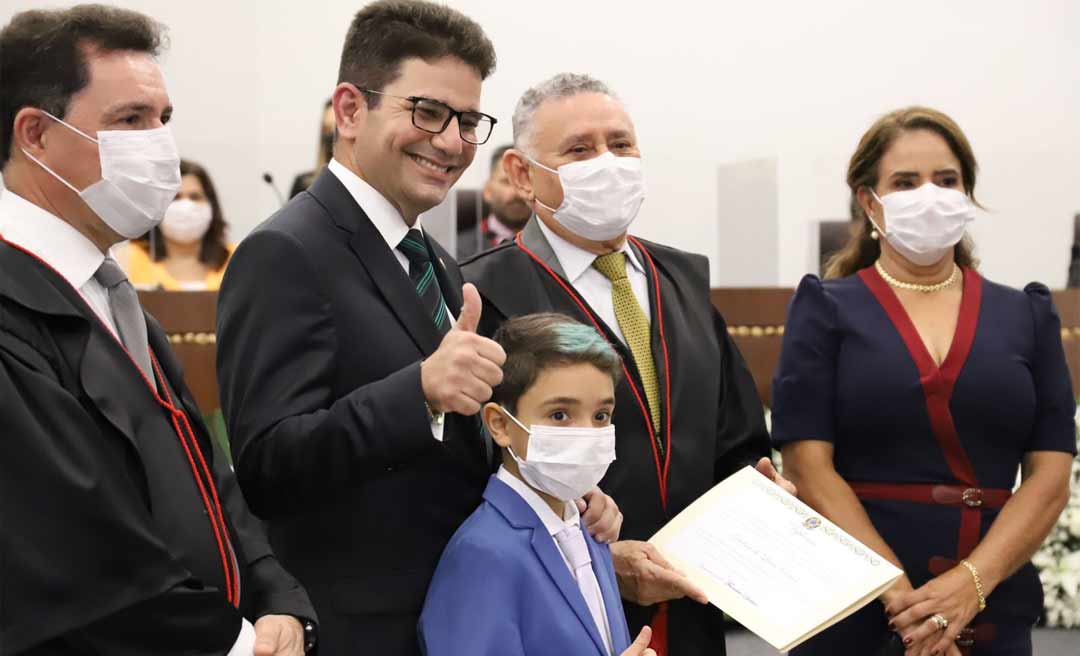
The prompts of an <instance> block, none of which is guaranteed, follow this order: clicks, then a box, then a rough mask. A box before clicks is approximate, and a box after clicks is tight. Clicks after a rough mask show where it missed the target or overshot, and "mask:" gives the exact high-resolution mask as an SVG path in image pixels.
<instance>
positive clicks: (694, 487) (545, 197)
mask: <svg viewBox="0 0 1080 656" xmlns="http://www.w3.org/2000/svg"><path fill="white" fill-rule="evenodd" d="M514 144H515V149H514V150H511V151H510V152H508V153H507V154H506V155H505V156H504V160H503V165H504V167H505V168H506V169H507V171H508V173H509V175H510V178H511V180H512V181H513V182H514V184H515V185H516V187H517V189H518V192H519V194H521V195H522V196H523V197H525V198H528V199H529V200H530V203H531V204H532V205H533V206H534V208H535V210H536V214H535V216H534V217H533V218H532V219H531V220H530V221H529V223H528V224H527V225H526V226H525V229H524V230H523V231H522V232H521V233H520V234H519V235H518V238H517V240H516V241H515V242H513V243H509V244H503V245H501V246H499V247H497V248H495V249H494V250H491V251H488V252H486V253H483V254H481V255H479V256H477V257H476V258H474V259H473V260H471V261H467V262H465V263H464V264H463V265H462V270H463V271H464V273H465V277H466V280H469V281H471V282H473V283H475V284H476V286H477V287H478V288H479V290H480V294H481V296H482V298H483V304H484V309H483V314H482V319H481V325H480V333H481V334H484V335H489V334H492V333H493V332H494V331H495V329H496V328H497V327H498V325H499V324H500V323H501V322H502V321H504V320H505V319H507V318H510V317H514V316H518V315H522V314H529V313H533V312H562V313H565V314H568V315H570V316H572V317H574V318H576V319H578V320H580V321H583V322H586V323H591V324H592V325H594V326H595V327H596V329H597V330H599V331H600V332H602V333H603V334H604V336H605V337H606V338H607V339H608V340H609V341H610V342H611V343H612V344H613V345H614V346H615V347H616V349H617V350H618V351H619V353H620V355H621V356H622V358H623V360H624V362H625V364H626V376H624V378H623V380H622V381H620V383H619V385H618V387H617V389H616V406H615V407H616V412H615V416H614V418H613V423H614V424H615V428H616V439H617V443H616V454H617V456H616V460H615V462H613V463H612V465H611V467H610V469H609V470H608V473H607V475H606V476H605V477H604V480H603V482H602V483H601V485H600V486H601V488H603V489H604V490H606V491H608V492H609V493H611V494H612V496H613V497H614V498H615V500H616V502H617V503H618V504H619V507H620V508H621V509H622V510H623V512H624V513H625V517H626V519H625V524H624V528H623V531H622V533H623V537H624V538H628V539H624V540H622V541H620V542H616V543H614V544H613V545H612V546H611V551H612V556H613V558H614V561H615V570H616V575H617V576H618V578H619V587H620V590H621V592H622V597H623V599H624V601H625V609H626V615H627V619H628V622H629V624H630V633H631V635H635V634H636V633H637V632H638V631H639V630H640V629H641V627H642V626H643V625H645V624H650V623H651V625H652V629H653V644H652V646H653V648H654V649H656V651H657V653H658V654H661V655H663V654H672V655H673V656H685V655H688V654H717V653H723V651H724V647H723V645H724V638H723V624H722V622H723V617H722V615H721V613H720V611H719V610H717V609H716V608H714V607H710V606H707V605H702V603H701V602H703V601H705V597H704V594H703V593H702V592H701V591H700V590H698V589H697V588H696V587H695V586H693V585H692V584H690V583H689V582H688V581H687V580H686V579H685V578H684V577H682V576H681V575H679V574H677V573H675V572H673V571H672V570H671V569H670V565H669V564H668V563H667V562H666V561H665V560H664V559H663V557H662V556H661V555H660V554H659V553H658V552H657V551H656V550H655V548H653V547H652V546H651V545H649V544H647V543H646V542H643V541H644V540H647V539H648V538H649V537H651V536H652V535H653V534H654V533H655V532H656V531H657V530H659V529H660V528H661V527H662V526H663V525H664V524H665V523H667V521H668V520H670V519H671V518H672V517H674V516H675V515H676V514H678V513H679V512H680V511H681V510H682V509H684V508H685V507H686V506H687V505H689V504H690V503H691V502H692V501H694V500H695V499H696V498H697V497H699V496H700V495H701V494H703V493H704V492H705V491H707V490H708V489H709V488H711V487H712V486H713V485H714V484H715V483H717V482H719V481H720V480H722V479H723V478H725V477H726V476H727V475H728V474H731V473H732V472H734V471H736V470H737V469H739V468H741V467H743V466H745V465H747V464H752V465H754V464H756V466H757V467H758V469H759V471H761V472H762V473H764V474H766V475H767V476H769V477H770V478H773V479H774V480H776V481H777V482H778V483H780V484H782V485H784V486H785V487H787V488H788V489H789V490H793V488H791V487H790V483H788V482H787V481H785V480H783V479H782V478H780V477H779V476H778V475H777V474H776V471H775V469H773V467H772V464H771V463H770V462H769V461H768V459H767V458H765V457H764V456H766V455H767V454H768V453H769V439H768V434H767V433H766V429H765V422H764V418H763V413H762V405H761V402H760V400H759V399H758V397H757V394H756V392H755V388H754V382H753V380H752V378H751V377H750V373H749V371H748V370H747V368H746V365H745V363H744V362H743V359H742V357H741V356H740V354H739V352H738V349H736V347H735V345H734V344H733V343H732V341H731V340H730V338H729V337H728V335H727V327H726V326H725V324H724V320H723V318H722V317H721V316H720V314H719V313H718V312H717V311H716V310H715V309H714V308H713V307H712V305H711V303H710V301H709V264H708V260H706V258H705V257H703V256H700V255H693V254H690V253H685V252H682V251H679V250H676V249H674V248H670V247H667V246H662V245H660V244H655V243H652V242H646V241H644V240H638V239H634V238H632V237H629V236H628V234H627V228H628V227H629V225H630V223H631V222H632V221H633V219H634V217H635V216H636V214H637V211H638V209H639V207H640V206H641V203H642V201H643V199H644V191H645V189H644V178H643V176H642V174H641V172H640V162H639V158H640V152H639V150H638V146H637V141H636V136H635V133H634V125H633V122H632V121H631V120H630V117H629V116H628V115H627V113H626V111H625V110H624V108H623V106H622V104H621V103H620V101H619V100H618V99H617V98H616V97H615V96H614V94H613V93H612V92H611V91H610V90H609V89H608V88H607V86H605V85H604V84H603V83H601V82H599V81H598V80H595V79H593V78H590V77H588V76H584V75H570V74H563V75H558V76H556V77H554V78H552V79H550V80H548V81H546V82H544V83H542V84H540V85H538V86H537V87H534V88H533V89H530V90H529V91H527V92H526V93H525V94H524V95H523V96H522V98H521V100H520V101H519V102H518V106H517V109H516V110H515V112H514ZM567 185H568V186H567Z"/></svg>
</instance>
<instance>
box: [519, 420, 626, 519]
mask: <svg viewBox="0 0 1080 656" xmlns="http://www.w3.org/2000/svg"><path fill="white" fill-rule="evenodd" d="M499 409H500V410H502V412H503V414H505V415H506V416H507V417H509V418H510V419H511V420H512V421H513V422H514V423H515V424H517V425H518V426H521V429H522V430H524V431H525V432H526V433H528V434H529V450H528V453H527V454H526V458H525V460H522V459H521V458H519V457H518V456H517V454H516V453H514V449H513V448H509V449H508V450H509V451H510V457H512V458H513V459H514V462H516V463H517V466H518V470H519V471H521V477H522V478H523V479H525V482H526V483H528V484H529V485H531V486H533V487H534V488H536V489H537V490H540V491H541V492H544V493H546V494H550V495H551V496H553V497H555V498H556V499H559V500H561V501H571V500H573V499H578V498H580V497H582V496H584V494H585V493H586V492H588V491H589V490H591V489H593V488H594V487H596V484H597V483H599V482H600V479H602V478H603V477H604V474H605V473H607V470H608V467H609V466H610V465H611V463H612V461H614V460H615V426H613V425H610V424H609V425H607V426H604V427H602V428H593V427H587V426H586V427H577V426H567V427H564V426H543V425H539V424H533V425H532V427H530V428H525V426H524V425H523V424H522V423H521V422H520V421H518V419H517V417H515V416H514V415H512V414H510V412H509V411H508V410H507V409H506V408H503V407H501V406H500V407H499Z"/></svg>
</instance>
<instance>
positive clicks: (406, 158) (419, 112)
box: [218, 1, 619, 656]
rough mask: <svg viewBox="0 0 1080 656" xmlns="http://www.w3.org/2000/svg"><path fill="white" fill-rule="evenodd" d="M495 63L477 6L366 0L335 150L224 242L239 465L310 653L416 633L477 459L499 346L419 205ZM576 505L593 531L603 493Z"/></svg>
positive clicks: (226, 343) (607, 529)
mask: <svg viewBox="0 0 1080 656" xmlns="http://www.w3.org/2000/svg"><path fill="white" fill-rule="evenodd" d="M494 64H495V53H494V50H493V48H492V46H491V43H490V41H488V39H487V37H486V36H485V35H484V33H483V31H482V30H481V28H480V26H478V25H477V24H476V23H474V22H473V21H472V20H470V19H468V18H466V17H465V16H463V15H461V14H460V13H458V12H456V11H454V10H452V9H449V8H447V7H445V6H441V5H433V4H429V3H424V2H415V1H392V2H376V3H373V4H371V5H368V6H367V7H365V8H364V9H362V10H361V11H360V12H359V13H358V14H357V15H356V17H355V19H354V20H353V23H352V26H351V27H350V29H349V32H348V35H347V36H346V42H345V47H344V50H343V53H342V59H341V70H340V73H339V84H338V86H337V88H336V89H335V91H334V94H333V105H334V112H335V116H336V121H337V134H338V138H337V142H336V143H335V146H334V159H333V160H332V161H331V163H330V165H329V166H328V168H327V169H326V170H324V171H323V172H322V173H321V174H320V175H319V177H318V178H317V179H316V180H315V182H314V184H313V185H312V186H311V188H310V189H308V190H307V191H306V192H303V193H301V194H299V195H298V196H297V197H296V198H294V199H293V200H292V201H290V202H289V204H288V205H287V206H286V207H285V208H283V209H282V210H281V211H279V212H278V213H277V214H275V215H274V216H272V217H271V218H270V219H269V220H267V221H266V222H265V223H263V224H262V225H261V226H260V227H259V228H258V229H256V230H255V231H254V232H253V233H252V234H251V235H250V236H249V237H248V238H247V239H245V240H244V241H243V242H242V243H241V245H240V247H239V248H238V249H237V251H236V253H235V255H234V256H233V259H232V261H231V262H230V265H229V269H228V271H227V273H226V275H225V280H224V282H223V285H222V288H221V296H220V301H219V310H218V378H219V382H220V386H221V395H222V406H223V409H224V411H225V416H226V419H227V422H228V428H229V435H230V438H231V440H232V448H233V454H234V456H235V461H236V469H237V475H238V477H239V479H240V483H241V485H242V486H243V489H244V493H245V495H246V496H247V499H248V501H249V502H250V503H251V506H252V509H253V510H254V511H255V512H256V513H257V514H258V515H260V516H261V517H263V518H265V519H266V520H268V523H269V529H270V538H271V543H272V544H273V545H274V548H275V549H276V551H277V553H278V554H279V556H280V557H281V559H282V562H283V563H285V564H286V566H288V567H289V568H290V571H293V572H294V573H295V574H296V575H297V577H298V578H299V579H300V580H301V581H302V582H303V583H304V585H305V587H306V588H307V589H308V591H309V592H310V593H311V596H312V599H313V600H314V601H315V606H316V608H317V609H318V610H319V616H320V619H321V620H322V624H321V627H320V628H321V635H320V650H321V651H320V653H321V654H323V656H327V655H329V656H336V655H338V654H354V653H356V652H357V650H362V651H365V652H368V653H374V654H380V655H382V654H386V655H397V654H416V653H418V651H419V646H418V639H417V628H416V625H417V620H418V618H419V613H420V610H421V608H422V606H423V601H424V596H425V593H426V591H427V587H428V583H429V582H430V581H431V577H432V575H433V573H434V571H435V566H436V564H437V563H438V559H439V555H440V554H441V553H442V550H443V548H444V547H445V546H446V543H447V542H448V541H449V539H450V536H451V535H452V534H453V533H454V531H455V530H456V529H457V527H458V525H459V524H460V523H461V522H462V521H464V520H465V518H466V517H468V515H469V514H470V513H471V512H472V511H473V510H474V509H475V508H476V506H477V505H478V503H479V502H480V499H481V495H482V493H483V490H484V486H485V484H486V482H487V478H488V476H489V475H490V474H491V473H492V472H493V471H494V464H495V452H494V448H493V446H492V444H491V442H490V441H489V440H486V439H484V438H483V436H482V434H481V432H480V427H479V422H478V420H477V418H476V417H475V416H474V415H475V414H476V413H477V412H478V411H479V409H480V406H481V404H482V403H483V402H485V401H486V400H487V399H488V398H489V397H490V395H491V389H492V386H493V385H496V384H498V383H499V381H501V380H502V370H501V369H500V365H501V364H502V362H503V359H504V357H505V355H504V354H503V352H502V349H501V348H500V347H499V346H498V345H497V344H496V343H495V342H493V341H491V340H489V339H487V338H483V337H480V336H478V335H476V334H475V326H476V323H477V321H478V319H479V314H480V299H479V296H478V295H477V293H476V290H475V288H473V287H472V286H471V285H465V286H464V289H463V280H462V277H461V273H460V271H459V270H458V267H457V265H456V264H455V262H454V259H453V258H452V257H451V256H450V255H449V254H448V253H447V252H446V251H445V250H444V249H443V248H442V246H440V245H439V244H438V243H437V242H436V241H435V240H433V239H431V237H430V236H429V235H427V234H426V233H425V232H424V230H423V227H422V225H421V222H420V218H419V217H420V214H421V213H422V212H424V211H426V210H428V209H430V208H432V207H434V206H435V205H437V204H438V203H439V202H441V201H442V200H443V198H444V197H445V196H446V194H447V193H448V191H449V190H450V188H451V186H452V185H453V184H454V182H456V181H457V179H458V178H459V177H460V176H461V174H462V172H463V171H464V170H465V168H466V167H467V166H468V165H469V164H470V163H471V162H472V160H473V157H474V156H475V154H476V147H477V145H478V144H481V143H483V142H484V141H486V140H487V138H488V136H489V135H490V133H491V129H492V127H493V125H494V119H492V118H491V117H489V116H486V115H484V114H482V113H480V111H479V105H480V87H481V82H482V80H483V79H484V78H486V77H487V76H488V75H489V74H490V73H491V72H492V70H493V68H494ZM455 315H456V318H455ZM589 505H590V508H589V510H590V511H591V512H586V513H585V521H586V524H587V525H588V524H590V523H596V522H597V521H599V523H600V527H599V531H600V532H601V533H602V534H603V535H605V536H606V537H607V538H608V539H611V538H612V537H613V535H614V534H617V532H618V523H619V517H618V511H617V509H615V508H614V506H613V504H611V503H610V500H609V499H607V498H606V497H604V496H603V495H593V497H592V498H591V499H590V503H589Z"/></svg>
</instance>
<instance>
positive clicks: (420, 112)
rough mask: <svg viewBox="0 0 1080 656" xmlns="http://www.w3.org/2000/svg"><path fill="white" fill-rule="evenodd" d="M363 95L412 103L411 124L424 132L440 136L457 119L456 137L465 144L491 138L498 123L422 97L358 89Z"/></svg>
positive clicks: (493, 119) (491, 118)
mask: <svg viewBox="0 0 1080 656" xmlns="http://www.w3.org/2000/svg"><path fill="white" fill-rule="evenodd" d="M360 91H363V92H364V93H374V94H378V95H380V96H389V97H390V98H397V99H399V100H407V101H409V102H411V103H412V123H413V125H415V126H416V127H418V128H420V129H421V130H423V131H424V132H430V133H431V134H442V133H443V131H445V130H446V126H448V125H450V121H452V120H454V117H457V120H458V135H459V136H460V137H461V140H462V141H464V142H465V143H471V144H475V145H477V146H479V145H480V144H483V143H485V142H486V141H487V140H488V139H489V138H490V137H491V131H492V130H493V129H494V128H495V124H496V123H498V122H499V121H498V119H496V118H495V117H494V116H488V115H487V114H484V113H482V112H459V111H458V110H456V109H454V108H453V107H451V106H450V105H447V104H446V103H442V102H439V101H438V100H432V99H431V98H424V97H422V96H408V97H406V96H395V95H394V94H392V93H383V92H382V91H374V90H372V89H360Z"/></svg>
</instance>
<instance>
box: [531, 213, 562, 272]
mask: <svg viewBox="0 0 1080 656" xmlns="http://www.w3.org/2000/svg"><path fill="white" fill-rule="evenodd" d="M521 243H523V244H525V246H526V247H527V248H528V249H529V250H530V251H532V252H533V253H535V254H536V256H537V257H539V258H540V259H541V260H543V261H544V264H546V265H548V266H549V267H551V270H552V271H554V272H555V273H557V274H559V276H560V277H562V279H563V280H566V272H565V271H563V268H562V264H560V263H559V258H558V256H556V255H555V250H554V249H552V248H551V244H549V243H548V240H547V238H546V237H544V232H543V231H542V230H541V229H540V218H539V217H537V216H536V215H535V214H533V216H532V218H531V219H529V222H528V223H526V224H525V227H524V228H523V229H522V231H521Z"/></svg>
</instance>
